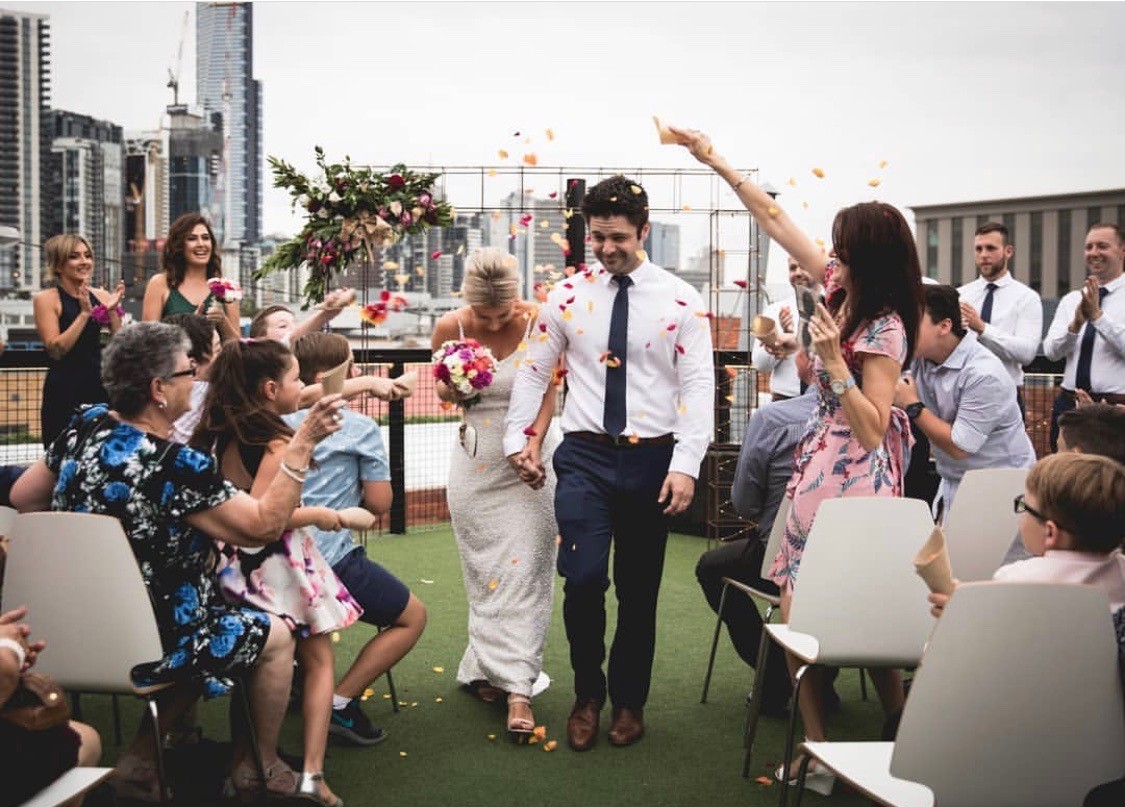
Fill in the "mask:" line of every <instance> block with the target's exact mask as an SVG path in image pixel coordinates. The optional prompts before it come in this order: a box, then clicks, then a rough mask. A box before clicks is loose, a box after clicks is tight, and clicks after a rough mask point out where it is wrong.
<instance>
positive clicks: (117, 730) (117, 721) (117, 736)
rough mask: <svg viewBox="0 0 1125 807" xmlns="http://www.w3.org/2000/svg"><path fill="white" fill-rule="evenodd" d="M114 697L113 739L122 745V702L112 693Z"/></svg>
mask: <svg viewBox="0 0 1125 807" xmlns="http://www.w3.org/2000/svg"><path fill="white" fill-rule="evenodd" d="M110 697H111V698H112V699H113V740H114V742H115V743H117V745H118V746H120V745H121V704H120V703H118V701H117V696H116V695H110Z"/></svg>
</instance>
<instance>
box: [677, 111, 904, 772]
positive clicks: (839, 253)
mask: <svg viewBox="0 0 1125 807" xmlns="http://www.w3.org/2000/svg"><path fill="white" fill-rule="evenodd" d="M672 132H673V133H674V134H675V135H676V136H677V137H678V138H679V139H680V142H682V143H683V144H684V145H685V146H687V148H688V149H689V150H690V151H691V153H692V155H693V156H695V158H696V159H698V160H699V161H700V162H702V163H703V164H705V165H709V166H711V167H712V168H713V169H714V170H715V172H716V173H718V174H719V176H721V177H722V178H723V179H725V180H726V181H727V182H729V183H730V185H731V187H732V188H733V189H734V191H735V193H737V194H738V197H739V199H740V200H741V201H742V203H743V204H745V205H746V208H747V210H749V211H750V213H751V215H753V216H754V219H755V220H756V221H757V222H758V225H759V226H760V227H761V228H762V230H763V231H764V232H765V233H766V234H767V235H768V236H769V237H770V238H772V239H774V240H775V241H777V243H778V244H779V245H780V246H781V248H782V249H784V250H785V251H786V252H788V253H789V255H790V256H792V257H793V258H794V259H796V260H797V262H798V263H800V265H801V268H802V269H804V270H805V271H806V272H808V273H809V275H810V277H811V278H812V281H813V282H814V283H816V282H819V281H823V282H824V285H825V294H826V301H825V303H823V304H817V306H816V312H815V314H813V315H812V316H811V318H808V335H809V343H808V344H807V345H806V347H811V349H812V351H813V352H814V354H815V358H814V370H815V372H816V378H817V395H818V401H817V412H816V414H815V415H814V416H813V418H812V419H811V420H810V421H809V424H808V430H807V432H806V434H805V436H804V438H803V439H802V441H801V443H800V444H799V445H798V446H797V452H796V467H795V470H794V473H793V477H792V479H790V481H789V487H788V491H787V495H788V496H790V497H791V498H792V500H793V506H792V509H791V511H790V514H789V520H788V521H787V522H786V525H785V540H784V541H783V542H782V546H781V550H780V552H779V553H778V555H777V558H776V559H775V560H774V563H773V566H772V568H771V569H770V576H771V578H772V579H773V580H774V582H776V583H777V584H778V586H779V587H781V612H782V616H783V618H784V619H785V621H788V619H789V607H790V604H791V603H792V598H793V588H794V586H795V585H796V581H797V576H798V572H799V570H800V566H801V555H802V554H803V552H804V548H805V541H806V540H807V538H808V535H809V531H810V530H811V528H812V524H813V517H814V515H815V514H816V510H817V507H819V506H820V503H821V502H822V501H824V500H825V499H829V498H836V497H839V496H901V495H902V480H903V474H904V473H905V471H906V466H907V464H908V462H909V458H910V448H911V446H912V445H913V442H914V441H913V438H912V436H911V434H910V423H909V421H908V419H907V417H906V414H905V413H904V412H903V411H902V410H900V409H896V408H894V407H893V401H894V392H895V385H896V383H897V382H898V379H899V376H900V375H901V373H902V368H903V367H904V366H906V364H907V363H908V362H909V361H910V358H911V356H912V354H913V352H914V344H915V340H916V338H917V332H918V323H919V320H920V318H921V312H922V273H921V267H920V266H919V263H918V251H917V249H916V247H915V243H914V237H913V235H912V234H911V232H910V228H909V226H908V225H907V223H906V220H905V219H904V218H903V216H902V214H901V213H900V212H899V211H898V210H897V209H895V208H894V207H892V206H891V205H888V204H883V203H881V202H865V203H861V204H858V205H854V206H852V207H848V208H845V209H843V210H841V211H840V212H839V213H838V214H837V215H836V220H835V221H834V222H833V225H832V250H831V252H829V254H828V255H827V256H826V255H825V254H824V252H823V251H822V250H821V249H820V248H819V247H818V246H816V245H815V244H814V243H813V242H812V241H811V240H810V239H809V238H808V236H806V235H805V234H804V233H803V232H802V231H801V230H799V229H798V228H797V226H796V225H795V224H794V223H793V222H792V220H791V219H790V218H789V217H788V216H787V215H786V214H785V212H784V211H783V210H781V209H780V208H779V207H778V206H777V205H776V203H775V202H774V200H773V199H771V198H770V197H769V195H767V194H766V193H765V192H764V191H763V190H762V189H761V188H759V187H758V186H757V185H756V184H754V183H753V182H751V181H748V179H747V178H746V177H745V176H743V175H742V174H740V173H739V172H738V171H736V170H735V169H734V168H732V167H731V166H730V164H729V163H728V162H727V161H726V159H724V158H723V157H722V156H720V155H719V154H718V153H717V152H715V150H714V149H713V147H712V146H711V140H710V138H708V137H707V136H706V135H705V134H703V133H701V132H697V131H694V130H683V129H675V128H673V129H672ZM788 338H789V339H790V340H794V339H795V337H793V336H789V337H788ZM793 347H794V348H795V349H799V348H800V346H799V345H797V344H796V343H795V342H794V344H793ZM787 661H788V662H789V668H790V671H791V672H794V673H795V672H796V670H797V669H798V668H799V667H800V666H801V662H800V661H799V660H798V659H796V658H795V657H793V656H789V657H788V658H787ZM809 672H810V673H814V675H815V677H814V678H813V679H812V680H810V681H809V682H808V683H807V684H806V685H805V686H803V687H802V688H801V697H800V703H799V706H800V709H801V717H802V719H803V721H804V724H805V733H806V736H807V738H808V739H809V740H813V741H823V740H824V739H825V735H824V725H823V720H822V717H821V714H822V713H821V707H820V702H819V693H820V692H821V690H822V688H823V686H822V684H823V682H822V681H820V680H819V678H820V676H819V673H820V672H821V670H817V669H815V668H814V669H813V670H810V671H809ZM869 672H870V673H871V678H872V680H873V681H874V682H875V686H876V689H877V690H878V692H879V698H880V701H881V702H882V705H883V709H884V711H886V712H887V714H893V712H894V711H895V710H896V709H898V708H900V707H901V705H902V701H903V693H902V681H901V678H900V676H899V673H898V671H897V670H886V669H883V670H870V671H869ZM800 761H801V760H800V758H797V759H795V760H793V764H792V767H791V768H790V770H789V771H783V770H779V771H778V774H779V778H782V779H784V780H785V781H790V780H792V779H794V778H795V773H796V771H797V768H798V765H799V763H800ZM833 783H834V777H832V776H831V774H828V773H827V772H822V771H819V770H817V768H816V766H813V767H811V768H810V774H809V776H808V778H807V779H806V787H809V788H810V789H814V790H818V791H819V792H822V793H827V792H830V791H831V788H832V785H833Z"/></svg>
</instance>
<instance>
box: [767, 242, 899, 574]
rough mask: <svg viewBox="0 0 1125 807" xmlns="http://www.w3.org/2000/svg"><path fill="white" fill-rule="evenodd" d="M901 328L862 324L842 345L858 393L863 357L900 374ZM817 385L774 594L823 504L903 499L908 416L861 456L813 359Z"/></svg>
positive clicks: (794, 566) (832, 283)
mask: <svg viewBox="0 0 1125 807" xmlns="http://www.w3.org/2000/svg"><path fill="white" fill-rule="evenodd" d="M835 268H836V262H835V261H832V262H830V263H829V264H828V270H827V272H826V273H825V278H824V288H825V292H826V294H827V295H828V297H829V299H830V300H832V299H833V295H839V294H842V289H841V287H840V284H839V282H838V281H836V279H835V277H834V274H835ZM906 350H907V340H906V328H905V326H904V325H903V323H902V319H901V318H900V317H899V316H898V314H895V313H889V314H885V315H883V316H881V317H877V318H876V319H874V320H872V321H870V322H867V323H864V324H861V325H860V326H859V327H858V328H856V330H855V332H854V333H853V334H851V335H850V336H849V337H848V338H847V339H844V340H843V341H842V342H841V344H840V352H841V354H842V355H843V357H844V361H845V363H846V364H847V365H848V369H849V370H851V373H852V376H853V377H854V378H855V382H856V385H857V386H860V387H862V383H863V359H864V356H889V357H890V358H892V359H894V360H895V361H896V362H898V364H899V366H900V367H901V366H902V364H903V362H904V361H905V360H906ZM813 369H814V371H815V373H816V384H817V406H816V411H815V412H814V413H813V416H812V418H811V419H810V420H809V422H808V425H807V427H806V430H805V435H804V437H802V438H801V442H799V443H798V444H797V448H796V463H795V468H794V471H793V476H792V477H791V478H790V480H789V487H788V489H787V491H786V495H787V496H789V498H791V499H792V500H793V507H792V509H791V510H790V511H789V520H788V521H786V522H785V537H784V540H783V541H782V542H781V550H780V551H779V552H778V553H777V557H776V558H775V559H774V562H773V566H771V567H770V573H769V576H770V579H772V580H773V581H774V582H775V583H777V585H778V586H785V585H787V584H788V585H789V587H790V588H792V587H793V586H794V585H795V584H796V580H797V572H798V570H799V569H800V566H801V556H802V554H803V553H804V550H805V541H806V540H807V539H808V536H809V531H810V530H811V529H812V525H813V516H814V515H816V510H817V508H818V507H820V503H821V502H822V501H824V500H825V499H835V498H839V497H840V496H901V495H902V477H903V474H904V473H905V472H906V466H907V465H908V464H909V462H910V449H911V447H912V446H913V445H914V437H913V435H912V434H911V433H910V421H909V419H908V418H907V417H906V413H905V412H903V411H902V410H901V409H898V408H897V407H891V420H890V423H889V425H888V426H887V433H886V434H885V435H884V436H883V441H882V443H880V444H879V445H878V446H876V448H875V449H874V450H873V451H867V450H866V449H864V447H863V446H862V445H861V444H860V442H859V440H858V439H857V438H856V437H855V435H854V434H853V433H852V429H851V426H850V425H849V424H848V418H847V415H845V414H844V406H843V404H841V403H840V399H839V398H837V397H836V395H835V393H833V392H832V389H831V388H830V387H829V384H830V383H831V381H832V379H831V377H830V376H829V375H828V372H827V371H826V370H825V369H824V364H823V363H822V362H821V360H820V357H819V356H817V357H816V359H815V361H814V362H813Z"/></svg>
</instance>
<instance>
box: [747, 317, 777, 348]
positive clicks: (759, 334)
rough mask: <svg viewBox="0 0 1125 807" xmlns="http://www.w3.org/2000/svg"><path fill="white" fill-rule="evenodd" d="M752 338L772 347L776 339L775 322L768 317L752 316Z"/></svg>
mask: <svg viewBox="0 0 1125 807" xmlns="http://www.w3.org/2000/svg"><path fill="white" fill-rule="evenodd" d="M753 329H754V338H755V339H757V340H758V341H759V342H761V343H762V344H763V345H765V346H766V347H773V344H774V342H776V341H777V323H776V322H774V321H773V320H772V319H770V318H769V317H763V316H761V315H759V316H756V317H754V325H753Z"/></svg>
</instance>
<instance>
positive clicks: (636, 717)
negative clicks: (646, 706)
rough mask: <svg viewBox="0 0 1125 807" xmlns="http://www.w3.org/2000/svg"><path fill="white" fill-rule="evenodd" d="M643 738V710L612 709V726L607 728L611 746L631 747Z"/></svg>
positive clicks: (620, 707)
mask: <svg viewBox="0 0 1125 807" xmlns="http://www.w3.org/2000/svg"><path fill="white" fill-rule="evenodd" d="M644 736H645V720H644V710H643V709H630V708H629V707H628V706H617V707H614V709H613V724H612V725H611V726H610V727H609V742H610V744H611V745H618V746H620V745H632V744H633V743H635V742H636V741H637V740H639V739H641V737H644Z"/></svg>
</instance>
